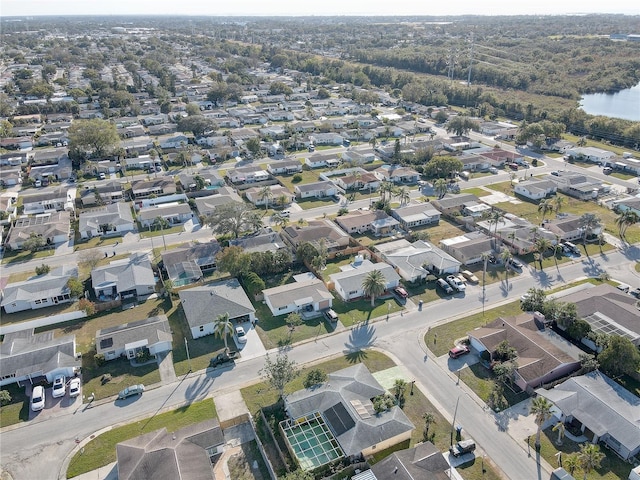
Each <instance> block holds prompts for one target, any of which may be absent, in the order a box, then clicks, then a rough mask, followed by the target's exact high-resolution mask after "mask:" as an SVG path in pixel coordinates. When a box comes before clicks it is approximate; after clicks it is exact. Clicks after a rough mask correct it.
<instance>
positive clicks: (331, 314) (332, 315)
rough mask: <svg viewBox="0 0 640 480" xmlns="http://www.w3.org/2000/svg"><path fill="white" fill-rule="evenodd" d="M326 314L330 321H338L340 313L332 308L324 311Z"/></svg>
mask: <svg viewBox="0 0 640 480" xmlns="http://www.w3.org/2000/svg"><path fill="white" fill-rule="evenodd" d="M324 316H325V318H326V319H327V320H329V321H330V322H333V323H335V322H337V321H338V314H337V313H336V312H335V311H334V310H333V309H331V308H330V309H329V310H325V311H324Z"/></svg>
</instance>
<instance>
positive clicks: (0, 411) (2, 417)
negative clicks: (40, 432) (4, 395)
mask: <svg viewBox="0 0 640 480" xmlns="http://www.w3.org/2000/svg"><path fill="white" fill-rule="evenodd" d="M2 390H6V391H8V392H9V395H11V402H9V403H8V404H7V405H3V406H2V407H0V428H4V427H7V426H9V425H15V424H16V423H20V422H26V421H27V420H29V397H27V396H26V395H25V393H24V391H25V388H24V387H19V386H18V384H17V383H13V384H9V385H5V386H4V387H2Z"/></svg>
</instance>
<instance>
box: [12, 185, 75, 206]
mask: <svg viewBox="0 0 640 480" xmlns="http://www.w3.org/2000/svg"><path fill="white" fill-rule="evenodd" d="M68 190H69V189H68V188H65V187H58V188H55V189H53V190H49V191H45V192H38V193H34V194H31V195H21V197H22V204H23V205H26V204H29V203H40V202H49V201H63V202H64V201H66V200H67V191H68Z"/></svg>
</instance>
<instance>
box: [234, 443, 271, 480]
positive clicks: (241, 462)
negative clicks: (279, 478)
mask: <svg viewBox="0 0 640 480" xmlns="http://www.w3.org/2000/svg"><path fill="white" fill-rule="evenodd" d="M240 448H241V452H239V453H236V454H235V455H233V456H232V457H230V458H229V460H228V462H227V466H228V467H229V475H230V478H233V479H234V480H268V479H269V478H270V477H269V471H268V469H267V465H266V464H265V463H264V458H262V454H261V453H260V450H259V449H258V444H257V442H256V441H255V440H251V441H250V442H247V443H243V444H241V445H240ZM254 462H257V464H258V469H257V470H254V468H253V465H254Z"/></svg>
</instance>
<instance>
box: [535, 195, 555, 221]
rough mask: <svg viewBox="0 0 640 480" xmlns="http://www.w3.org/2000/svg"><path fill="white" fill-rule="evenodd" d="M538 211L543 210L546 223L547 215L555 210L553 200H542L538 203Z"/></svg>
mask: <svg viewBox="0 0 640 480" xmlns="http://www.w3.org/2000/svg"><path fill="white" fill-rule="evenodd" d="M538 212H542V223H544V217H545V215H546V214H547V213H549V212H553V203H551V200H542V201H541V202H540V203H538Z"/></svg>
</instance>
